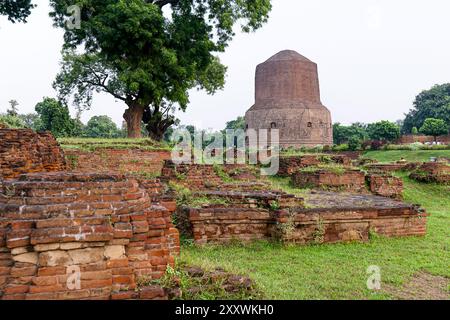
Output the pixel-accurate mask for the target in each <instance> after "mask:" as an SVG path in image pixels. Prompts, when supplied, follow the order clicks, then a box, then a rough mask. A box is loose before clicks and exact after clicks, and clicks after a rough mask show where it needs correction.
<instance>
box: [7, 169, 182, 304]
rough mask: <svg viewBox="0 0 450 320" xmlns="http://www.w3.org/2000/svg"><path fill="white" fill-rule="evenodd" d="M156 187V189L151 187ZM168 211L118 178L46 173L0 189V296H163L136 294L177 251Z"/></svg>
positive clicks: (151, 291)
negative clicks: (138, 288) (139, 282)
mask: <svg viewBox="0 0 450 320" xmlns="http://www.w3.org/2000/svg"><path fill="white" fill-rule="evenodd" d="M156 188H157V187H156ZM171 213H172V212H171V211H169V210H167V209H166V208H165V207H163V206H161V205H160V204H159V203H155V202H153V203H152V201H151V199H150V196H149V195H148V194H147V192H146V191H145V190H144V189H142V188H141V187H140V186H139V183H138V182H137V181H136V180H133V179H128V178H126V177H125V176H122V175H112V174H83V173H47V174H30V175H23V176H21V177H20V178H19V180H8V181H4V183H3V185H2V187H1V191H0V298H2V299H127V298H144V299H147V298H148V299H150V298H164V292H163V291H162V290H161V288H145V289H143V290H141V291H137V290H135V289H136V285H137V282H138V280H139V279H140V278H141V277H144V278H146V279H156V278H159V277H161V276H162V275H163V274H164V272H165V270H166V267H167V265H173V263H174V257H175V256H176V255H177V254H178V252H179V236H178V230H177V229H176V228H174V226H173V225H172V222H171Z"/></svg>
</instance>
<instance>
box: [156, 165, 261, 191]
mask: <svg viewBox="0 0 450 320" xmlns="http://www.w3.org/2000/svg"><path fill="white" fill-rule="evenodd" d="M221 170H223V174H225V175H228V176H229V177H230V178H232V179H234V180H236V181H241V182H242V184H241V185H242V186H244V184H245V183H249V185H250V184H252V183H255V184H264V182H263V181H258V180H257V179H258V177H257V172H258V170H252V169H251V168H249V167H248V166H246V165H240V164H226V165H223V166H221ZM161 180H162V181H164V182H169V181H173V182H176V183H177V184H179V185H184V186H185V187H188V188H189V189H191V190H204V189H214V188H220V189H221V188H222V185H223V184H224V182H223V180H222V178H221V177H220V176H219V174H218V173H217V172H216V169H215V167H214V166H213V165H207V164H176V163H174V162H173V161H171V160H167V161H165V163H164V167H163V169H162V175H161ZM234 185H236V184H234ZM227 188H228V189H233V184H227ZM221 190H222V189H221Z"/></svg>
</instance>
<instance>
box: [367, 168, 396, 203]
mask: <svg viewBox="0 0 450 320" xmlns="http://www.w3.org/2000/svg"><path fill="white" fill-rule="evenodd" d="M366 180H367V183H368V186H369V190H370V192H372V193H373V194H376V195H378V196H382V197H389V198H394V199H402V198H403V180H402V179H400V178H398V177H394V176H392V175H390V174H368V175H367V176H366Z"/></svg>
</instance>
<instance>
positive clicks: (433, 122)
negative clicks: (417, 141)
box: [420, 118, 448, 141]
mask: <svg viewBox="0 0 450 320" xmlns="http://www.w3.org/2000/svg"><path fill="white" fill-rule="evenodd" d="M420 132H421V133H423V134H425V135H427V136H433V137H434V141H436V137H437V136H440V135H444V134H447V133H448V127H447V124H446V123H445V121H444V120H442V119H433V118H428V119H425V122H424V123H423V126H422V127H421V128H420Z"/></svg>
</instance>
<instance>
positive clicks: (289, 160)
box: [278, 154, 352, 176]
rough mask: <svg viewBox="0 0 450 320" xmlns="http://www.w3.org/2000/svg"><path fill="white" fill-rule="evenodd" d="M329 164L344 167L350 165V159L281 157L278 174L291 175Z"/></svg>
mask: <svg viewBox="0 0 450 320" xmlns="http://www.w3.org/2000/svg"><path fill="white" fill-rule="evenodd" d="M326 162H331V163H335V164H340V165H344V166H350V165H351V162H352V161H351V158H349V157H347V156H345V155H328V154H327V155H302V156H281V157H280V169H279V172H278V174H279V175H281V176H287V175H291V174H293V173H295V172H297V171H298V170H299V169H302V168H305V167H310V166H317V165H320V164H324V163H326Z"/></svg>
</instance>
